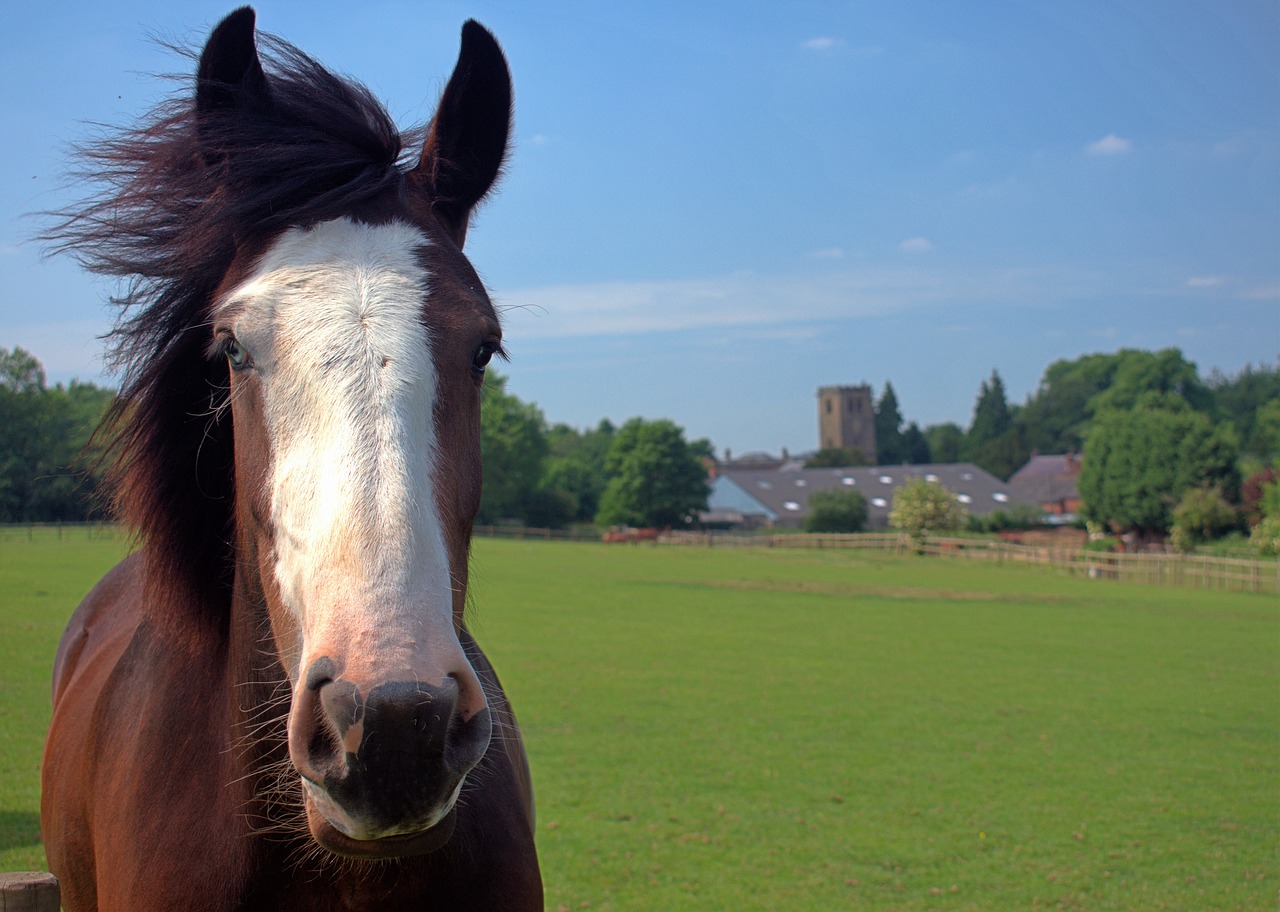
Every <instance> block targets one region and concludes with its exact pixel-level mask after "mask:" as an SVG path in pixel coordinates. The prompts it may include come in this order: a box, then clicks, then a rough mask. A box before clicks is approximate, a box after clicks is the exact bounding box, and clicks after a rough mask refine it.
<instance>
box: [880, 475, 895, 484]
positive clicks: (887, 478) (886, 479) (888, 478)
mask: <svg viewBox="0 0 1280 912" xmlns="http://www.w3.org/2000/svg"><path fill="white" fill-rule="evenodd" d="M880 483H881V484H893V476H892V475H881V476H880Z"/></svg>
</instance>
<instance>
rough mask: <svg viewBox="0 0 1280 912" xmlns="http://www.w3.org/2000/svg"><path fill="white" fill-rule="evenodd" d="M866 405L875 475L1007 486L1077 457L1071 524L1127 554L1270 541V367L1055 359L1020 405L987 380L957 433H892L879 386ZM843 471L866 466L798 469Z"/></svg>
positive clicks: (890, 404)
mask: <svg viewBox="0 0 1280 912" xmlns="http://www.w3.org/2000/svg"><path fill="white" fill-rule="evenodd" d="M874 405H875V419H876V437H877V440H876V448H877V452H876V454H875V458H874V462H875V463H877V464H881V465H887V464H898V463H907V464H918V463H926V462H936V463H946V462H972V463H975V464H976V465H978V466H980V467H981V468H984V469H986V470H987V471H989V472H990V473H991V474H993V475H995V476H997V477H998V478H1001V479H1004V480H1008V478H1009V477H1010V476H1011V475H1012V474H1013V473H1014V472H1016V471H1017V470H1018V469H1019V468H1020V467H1021V466H1023V465H1025V464H1026V462H1027V461H1028V460H1029V459H1030V458H1031V456H1033V455H1035V454H1037V453H1044V454H1065V453H1076V454H1080V455H1081V459H1082V466H1083V468H1082V471H1081V475H1080V478H1079V482H1078V491H1079V494H1080V496H1081V499H1082V502H1083V503H1082V513H1083V517H1084V518H1085V519H1086V520H1087V521H1089V522H1090V523H1091V524H1092V526H1093V527H1094V529H1095V530H1096V531H1098V532H1099V533H1103V532H1108V531H1110V532H1121V533H1125V534H1127V535H1130V536H1131V537H1133V538H1134V539H1135V540H1136V541H1138V542H1139V543H1141V542H1144V541H1152V540H1157V539H1162V538H1164V537H1165V536H1166V535H1168V536H1170V538H1171V540H1172V541H1173V543H1174V544H1175V545H1176V546H1178V547H1182V548H1187V549H1189V548H1193V547H1195V546H1196V545H1197V544H1199V543H1202V542H1205V541H1208V540H1211V539H1214V538H1218V537H1221V536H1223V535H1227V534H1230V533H1232V532H1237V531H1240V532H1242V531H1246V530H1249V529H1253V530H1254V532H1255V533H1258V534H1256V535H1255V538H1258V539H1265V540H1266V541H1271V540H1272V539H1275V538H1276V537H1277V533H1278V532H1280V369H1278V368H1277V367H1267V366H1257V367H1254V366H1248V367H1246V368H1244V369H1243V370H1241V371H1240V372H1239V373H1237V374H1236V375H1235V376H1230V377H1229V376H1226V375H1224V374H1222V373H1221V372H1219V371H1213V372H1212V373H1210V374H1209V376H1208V377H1206V378H1202V377H1201V376H1200V375H1199V372H1198V371H1197V369H1196V366H1195V364H1194V363H1192V362H1190V361H1187V360H1186V358H1185V357H1184V356H1183V354H1182V352H1181V351H1179V350H1178V349H1176V348H1170V349H1164V350H1161V351H1157V352H1149V351H1141V350H1135V349H1122V350H1120V351H1117V352H1115V353H1112V354H1090V355H1084V356H1081V357H1079V358H1075V359H1070V360H1068V359H1063V360H1059V361H1055V362H1054V363H1053V364H1051V365H1049V367H1048V368H1046V370H1045V372H1044V376H1043V377H1042V379H1041V381H1040V383H1039V385H1038V387H1037V388H1036V390H1035V392H1034V393H1032V394H1031V395H1030V396H1029V397H1028V398H1027V401H1026V403H1025V404H1023V405H1016V404H1011V403H1009V402H1008V399H1007V397H1006V394H1005V389H1004V383H1003V381H1002V380H1001V379H1000V374H999V373H998V372H997V371H992V373H991V376H990V378H989V379H986V380H983V381H982V383H981V385H980V386H979V389H978V395H977V397H976V400H975V404H974V410H973V417H972V419H971V421H970V423H969V426H968V427H967V428H961V427H960V426H959V425H956V424H953V423H946V424H940V425H933V426H930V427H927V428H924V429H923V430H921V429H920V428H919V427H917V426H916V425H915V423H914V422H912V423H909V424H906V425H905V426H904V425H903V421H902V415H901V412H900V409H899V405H898V399H897V396H896V395H895V393H894V390H893V386H892V384H890V383H888V382H886V383H885V386H884V390H883V392H882V393H881V395H880V397H879V398H878V399H877V401H876V402H875V403H874ZM842 460H858V461H860V462H862V463H863V464H866V463H867V462H870V461H871V460H870V459H869V458H868V456H867V454H861V453H848V452H846V451H839V450H837V451H829V450H822V451H819V452H818V453H817V454H815V456H814V457H813V458H812V459H811V460H810V461H809V463H808V464H809V465H841V464H858V462H842ZM1267 547H1271V546H1269V545H1268V546H1267ZM1263 550H1266V548H1264V549H1263ZM1272 550H1275V548H1272Z"/></svg>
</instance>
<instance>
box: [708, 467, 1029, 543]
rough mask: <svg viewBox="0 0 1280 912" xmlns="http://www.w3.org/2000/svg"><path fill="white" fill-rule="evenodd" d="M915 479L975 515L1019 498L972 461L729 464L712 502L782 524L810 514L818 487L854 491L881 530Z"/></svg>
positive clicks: (715, 509)
mask: <svg viewBox="0 0 1280 912" xmlns="http://www.w3.org/2000/svg"><path fill="white" fill-rule="evenodd" d="M913 478H924V479H927V480H928V481H935V482H937V483H939V484H941V485H942V486H943V487H945V488H946V489H947V490H949V491H951V492H952V493H954V494H955V495H956V496H957V497H958V498H959V499H960V502H961V503H963V504H964V505H965V507H966V508H967V509H968V510H969V512H970V513H971V514H973V515H975V516H986V515H987V514H989V513H993V512H995V511H996V510H1000V509H1008V508H1009V506H1010V504H1011V503H1012V502H1013V500H1014V496H1013V492H1012V490H1011V489H1010V487H1009V486H1008V485H1007V484H1005V483H1004V482H1002V481H1000V480H999V479H998V478H996V477H995V476H994V475H992V474H991V473H989V472H987V471H985V470H984V469H980V468H978V467H977V466H976V465H973V464H972V463H968V462H961V463H946V464H929V465H911V466H902V465H898V466H859V467H855V468H834V469H797V470H794V471H787V472H779V471H777V470H755V471H753V470H737V469H727V470H725V471H723V472H722V473H721V476H720V478H719V479H717V482H720V484H717V485H716V486H714V487H713V489H712V493H711V497H710V499H709V501H708V504H707V507H708V510H710V511H711V512H719V511H721V510H725V511H733V512H736V513H740V514H743V515H744V516H749V515H757V516H764V517H769V518H771V519H773V518H774V517H776V519H773V521H775V522H776V523H777V524H778V525H782V526H798V525H801V524H802V523H803V522H804V519H805V517H807V516H808V515H809V497H810V496H811V495H812V494H813V492H814V491H826V490H830V489H833V488H835V489H842V490H854V491H858V492H860V493H861V494H862V496H863V497H865V498H866V499H867V527H868V528H871V529H877V528H880V529H882V528H885V527H887V526H888V524H889V507H890V505H891V504H892V503H893V492H894V491H895V490H896V489H897V488H899V487H901V486H902V485H903V484H905V483H906V482H907V481H908V480H910V479H913ZM722 479H723V480H726V481H727V482H729V484H725V483H724V482H722V481H721V480H722ZM744 495H745V496H746V497H747V498H748V499H749V500H748V501H747V502H744V500H743V496H744ZM751 502H754V506H752V505H751Z"/></svg>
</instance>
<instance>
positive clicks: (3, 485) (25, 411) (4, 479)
mask: <svg viewBox="0 0 1280 912" xmlns="http://www.w3.org/2000/svg"><path fill="white" fill-rule="evenodd" d="M114 396H115V393H114V391H112V390H110V389H104V388H102V387H99V386H95V385H94V384H92V383H81V382H80V381H78V380H72V381H71V383H70V384H68V385H66V386H63V385H62V384H58V385H56V386H53V387H50V386H48V384H47V383H46V378H45V372H44V368H43V367H42V366H41V365H40V362H39V361H38V360H36V358H35V357H34V356H33V355H32V354H31V353H30V352H27V351H24V350H23V349H21V348H14V349H13V350H12V351H10V350H9V349H5V348H0V522H79V521H83V520H86V519H95V518H100V517H101V516H102V515H103V510H104V505H103V504H102V503H101V502H100V501H99V500H98V499H97V498H96V497H95V490H96V489H97V486H98V482H99V480H100V474H101V472H100V468H99V462H100V457H101V455H102V454H101V446H100V444H99V442H98V441H97V440H96V439H95V438H94V437H93V432H94V429H95V428H96V427H97V426H98V423H99V421H101V419H102V416H103V414H104V413H105V412H106V410H107V407H108V406H109V405H110V404H111V401H112V399H113V398H114Z"/></svg>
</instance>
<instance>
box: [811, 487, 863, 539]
mask: <svg viewBox="0 0 1280 912" xmlns="http://www.w3.org/2000/svg"><path fill="white" fill-rule="evenodd" d="M866 524H867V499H866V498H865V497H863V496H862V495H861V494H860V493H859V492H857V491H850V490H846V489H842V488H834V489H831V490H828V491H814V492H813V494H812V495H811V496H810V497H809V515H808V516H806V517H805V520H804V528H805V531H807V532H861V531H862V529H863V527H864V526H866Z"/></svg>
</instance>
